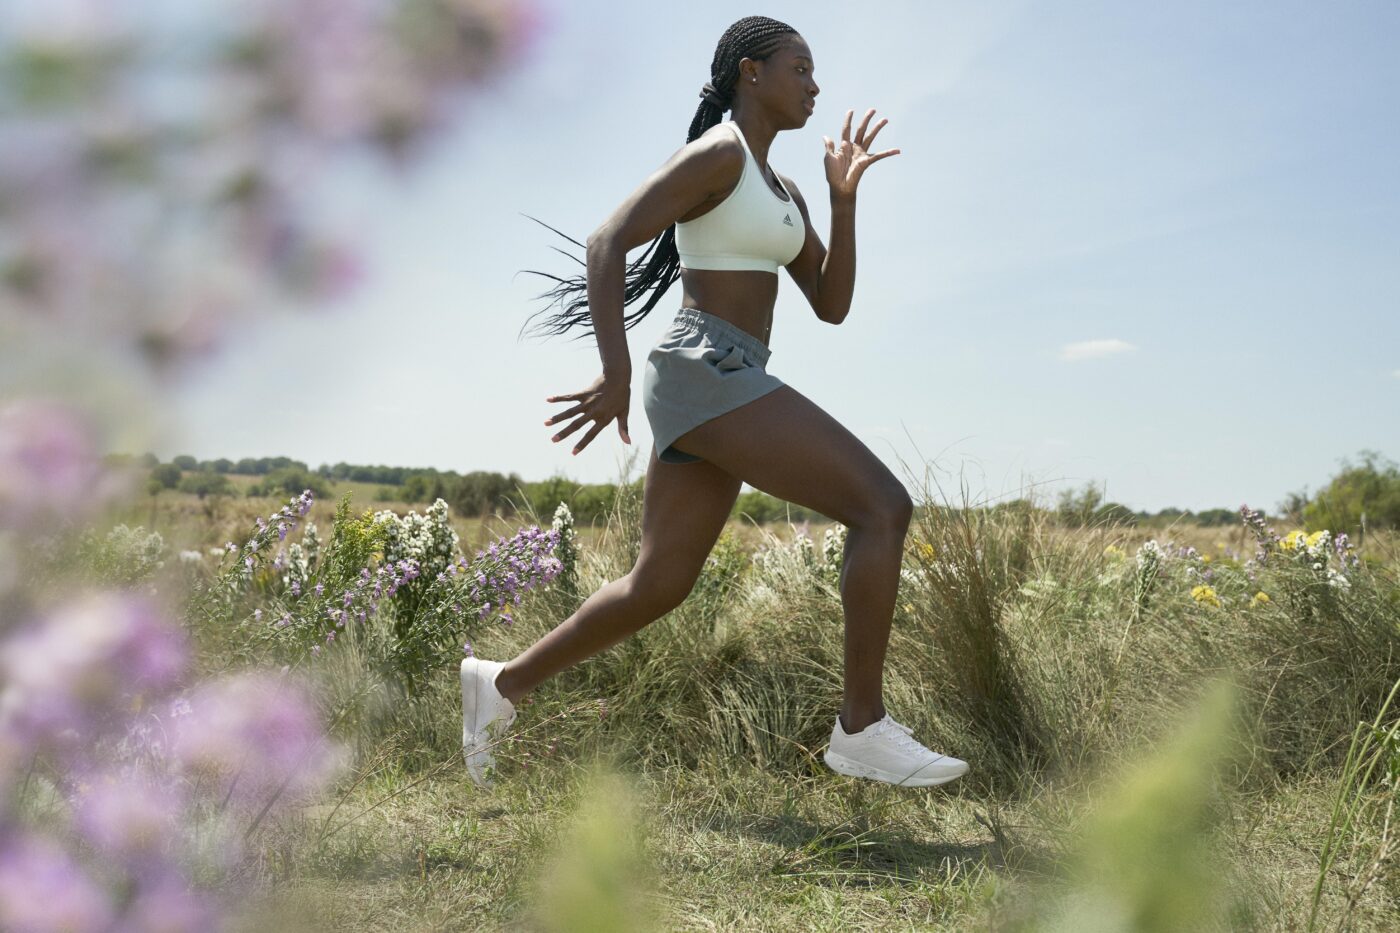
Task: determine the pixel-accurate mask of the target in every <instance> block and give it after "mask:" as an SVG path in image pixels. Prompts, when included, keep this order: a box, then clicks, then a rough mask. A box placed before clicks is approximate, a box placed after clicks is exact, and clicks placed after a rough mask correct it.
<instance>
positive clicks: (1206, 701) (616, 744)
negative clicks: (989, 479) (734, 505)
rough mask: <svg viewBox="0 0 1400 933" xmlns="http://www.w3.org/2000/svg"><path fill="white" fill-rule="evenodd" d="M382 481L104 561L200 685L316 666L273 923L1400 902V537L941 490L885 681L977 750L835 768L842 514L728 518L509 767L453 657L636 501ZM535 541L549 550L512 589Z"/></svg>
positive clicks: (606, 553) (1368, 921)
mask: <svg viewBox="0 0 1400 933" xmlns="http://www.w3.org/2000/svg"><path fill="white" fill-rule="evenodd" d="M624 488H632V487H624ZM368 491H369V490H368V488H366V489H355V490H350V489H340V490H338V493H341V494H343V493H347V492H348V493H349V495H342V498H340V499H339V500H336V501H331V500H327V501H318V502H315V503H314V505H312V506H311V507H310V509H309V511H308V513H307V515H306V521H305V523H304V527H302V528H298V529H296V530H295V532H294V533H292V534H288V535H286V537H285V540H282V539H279V538H277V537H276V536H275V535H268V536H266V539H265V540H267V541H268V542H269V543H268V544H267V545H266V546H264V547H260V548H256V549H253V550H250V549H249V547H248V544H247V543H244V542H245V541H248V542H249V543H251V540H252V539H257V538H258V535H259V534H260V533H266V532H267V530H268V529H267V528H266V527H265V526H266V521H265V518H264V517H265V516H269V513H272V512H273V510H274V509H276V508H277V507H278V506H279V505H280V504H281V503H280V502H279V500H277V499H266V500H262V499H246V498H225V497H214V498H211V499H207V500H199V499H196V498H195V497H194V496H191V495H187V494H182V493H177V492H170V491H167V492H163V493H161V494H160V495H159V496H156V497H152V498H151V499H149V500H146V501H143V502H138V503H133V504H132V505H131V506H130V507H129V511H128V512H127V513H125V514H113V515H112V516H110V521H109V524H115V523H118V522H121V523H124V524H125V525H126V528H125V529H124V530H121V531H118V532H116V533H114V535H113V536H111V537H109V538H108V539H107V542H106V544H105V545H104V544H102V543H101V542H100V541H99V540H96V539H94V540H92V541H90V542H89V545H88V547H87V548H86V550H85V551H84V553H85V554H86V557H85V562H86V566H87V567H88V568H89V569H88V570H86V571H84V572H85V573H88V574H90V575H95V576H96V577H98V578H99V579H101V580H103V581H106V582H109V583H110V582H112V581H114V580H122V581H124V582H125V584H126V585H131V586H154V587H155V588H156V589H157V590H158V591H161V592H163V593H166V594H180V596H179V598H180V600H181V601H182V605H184V606H185V607H186V609H185V624H186V626H187V627H188V629H189V631H190V633H191V635H192V643H193V645H194V646H195V649H196V656H197V665H196V666H197V667H198V669H199V673H200V675H201V676H213V675H217V674H220V673H223V672H227V671H230V670H237V669H244V668H248V667H259V666H271V667H273V668H276V667H278V666H282V665H285V666H287V668H289V669H290V670H293V671H296V672H300V673H304V674H305V675H307V676H308V677H310V678H311V679H312V682H313V683H314V684H315V688H316V689H315V696H316V698H317V704H318V708H319V710H320V713H321V715H322V718H323V721H324V722H326V723H328V724H329V729H330V733H331V735H332V736H333V737H334V738H335V739H336V741H337V742H338V743H340V747H341V748H342V749H343V753H344V757H343V762H342V770H341V771H340V772H339V773H338V776H337V777H336V779H335V780H334V781H333V782H332V783H331V784H330V785H329V786H328V788H327V789H325V790H324V791H323V792H321V793H319V794H317V795H316V796H314V797H313V798H311V799H306V800H303V801H300V802H299V804H298V806H297V807H296V808H294V809H292V810H290V811H287V812H286V813H284V814H282V815H281V816H279V818H278V819H276V820H273V821H268V822H267V823H264V824H263V825H261V826H260V827H259V831H258V833H257V834H255V835H250V836H249V839H250V840H252V844H253V852H254V857H253V858H252V862H251V864H252V865H253V866H254V867H253V869H252V872H253V875H254V876H255V878H256V881H257V884H256V886H255V890H256V891H257V892H258V893H257V896H256V899H253V900H250V901H249V902H248V903H249V904H251V905H253V906H252V908H251V910H250V912H245V915H244V920H243V923H245V924H246V928H248V929H266V928H272V927H278V928H293V927H294V928H298V929H327V930H331V929H334V930H337V931H347V930H382V929H396V930H463V929H473V930H475V929H530V930H535V929H545V930H570V931H572V930H608V931H613V930H652V929H668V930H670V929H676V930H758V929H761V930H904V929H910V930H914V929H917V930H940V929H946V930H1050V929H1055V930H1087V929H1100V930H1110V929H1111V930H1212V929H1220V930H1226V929H1229V930H1372V929H1375V930H1387V929H1394V928H1396V926H1397V924H1400V905H1397V898H1400V876H1397V873H1396V871H1395V852H1396V841H1395V835H1396V829H1397V827H1396V825H1395V819H1394V812H1393V807H1394V789H1395V783H1396V780H1397V778H1400V739H1397V731H1398V730H1400V698H1397V697H1396V696H1395V693H1396V686H1397V682H1400V652H1397V648H1400V587H1398V586H1397V571H1400V553H1398V551H1400V541H1397V538H1396V536H1395V535H1393V534H1387V533H1384V532H1381V533H1373V534H1370V535H1368V536H1367V538H1366V539H1365V541H1364V542H1363V543H1362V544H1361V545H1360V546H1353V544H1352V543H1351V542H1350V541H1348V540H1347V539H1346V537H1345V536H1344V535H1333V534H1331V533H1330V532H1327V531H1325V530H1324V529H1294V528H1291V527H1278V528H1275V527H1273V524H1272V522H1271V521H1268V520H1266V519H1264V517H1263V516H1260V515H1259V514H1258V513H1253V512H1250V511H1249V510H1247V509H1245V510H1243V511H1242V516H1241V520H1240V522H1239V523H1238V524H1237V525H1236V526H1234V527H1226V528H1220V527H1210V528H1202V527H1196V526H1192V525H1185V524H1183V525H1177V526H1174V527H1171V528H1169V529H1166V530H1165V531H1164V530H1161V529H1157V530H1151V531H1149V530H1141V529H1135V528H1132V527H1127V526H1117V525H1100V526H1091V527H1084V528H1066V527H1062V526H1061V525H1059V524H1057V523H1056V522H1055V521H1054V514H1053V512H1051V511H1048V510H1040V509H1036V508H1030V507H1024V506H1021V507H1008V508H978V507H972V506H968V505H964V506H963V507H958V508H953V507H949V506H946V505H943V506H933V505H924V506H921V507H920V508H919V509H918V511H917V513H916V516H915V519H914V523H913V525H912V527H911V529H910V532H909V536H908V540H907V543H906V544H907V547H906V557H905V562H904V568H903V571H902V574H901V584H900V595H899V600H898V605H897V610H896V617H895V620H894V627H893V633H892V637H891V644H890V649H889V655H888V661H887V666H886V679H885V690H886V693H885V698H886V704H887V706H888V708H889V710H890V711H891V713H892V714H893V715H894V716H895V717H896V718H898V719H900V720H901V721H903V722H906V723H908V724H909V725H911V726H913V728H914V730H915V731H914V734H915V736H916V737H919V738H921V739H922V740H923V741H924V742H925V743H926V744H928V745H929V746H930V747H933V748H935V749H938V750H942V751H946V752H948V753H950V754H954V755H957V756H958V757H961V758H963V759H965V760H967V761H969V762H970V763H971V771H970V772H969V773H968V774H967V775H966V776H964V777H963V778H961V779H959V780H957V781H954V782H952V783H951V784H948V785H945V786H943V787H939V788H933V789H907V788H897V787H891V786H888V785H879V784H874V783H868V782H859V781H855V780H853V779H850V778H846V777H842V776H839V775H836V774H834V773H832V772H830V771H829V770H827V769H826V767H825V766H824V764H823V763H822V762H821V759H820V755H821V752H822V750H823V748H824V745H825V742H826V740H827V737H828V736H829V733H830V729H831V723H832V719H833V717H834V715H835V711H836V709H837V706H838V703H839V698H840V684H841V651H842V616H841V604H840V560H841V558H840V555H841V546H842V540H843V537H842V535H843V531H844V529H842V528H841V527H840V526H839V525H817V524H803V525H793V524H775V525H767V526H756V525H754V524H753V523H752V522H744V521H734V522H731V524H730V526H729V527H728V528H727V529H726V531H725V533H724V534H723V535H722V536H721V539H720V542H719V544H718V545H717V546H716V548H715V550H714V552H713V554H712V555H711V558H710V560H709V562H708V564H707V566H706V569H705V572H704V574H703V575H702V577H701V579H700V580H699V581H698V583H697V584H696V587H695V589H694V591H693V592H692V593H691V595H690V597H689V599H687V601H686V602H685V603H684V604H683V605H682V606H681V607H680V608H678V609H677V610H675V611H674V612H672V613H670V614H669V615H667V616H666V617H664V618H662V619H660V620H658V621H657V622H655V623H653V624H652V625H650V626H648V627H647V628H645V629H644V630H642V631H641V632H640V633H639V634H637V635H636V636H634V637H632V638H630V639H628V640H626V641H624V642H623V643H621V644H619V645H617V646H615V647H614V648H612V649H610V650H608V651H605V652H603V653H602V654H600V655H598V656H596V657H594V658H592V659H590V660H588V661H586V662H585V663H583V664H581V665H578V666H577V667H575V668H573V669H571V670H569V671H566V672H564V673H563V674H561V675H559V676H558V677H556V678H554V679H553V680H551V681H549V682H547V683H546V684H544V685H543V686H541V687H540V688H539V689H538V690H536V691H535V692H534V693H533V694H532V695H531V696H530V697H528V698H527V700H526V701H525V702H524V703H523V704H522V707H521V710H520V716H519V719H518V720H517V722H516V725H515V728H514V730H513V733H512V735H511V737H509V738H508V739H507V740H505V741H504V742H503V743H502V744H501V745H499V746H498V747H497V748H496V753H497V757H498V760H499V761H500V763H501V775H500V777H499V779H498V781H497V783H496V785H495V786H493V787H491V788H489V789H483V788H478V787H476V786H475V785H474V784H472V783H471V782H470V781H469V780H468V779H467V776H466V774H465V771H464V769H463V767H462V764H461V751H460V743H461V716H460V699H459V694H458V682H457V676H456V666H457V661H458V660H459V659H460V658H461V657H462V656H463V654H464V653H465V652H466V651H468V650H470V651H472V652H474V653H475V654H477V655H479V656H481V657H486V658H493V659H504V658H509V657H511V656H513V655H514V654H515V653H516V652H518V651H519V650H521V649H522V648H523V647H525V646H526V645H528V644H530V643H531V642H532V641H533V640H534V639H536V638H537V637H539V635H541V634H542V633H543V632H545V631H547V630H548V629H549V628H551V627H552V626H553V625H555V624H556V623H557V622H558V621H560V620H562V619H563V618H565V617H566V616H567V615H568V614H569V612H570V611H572V609H573V608H574V607H575V606H577V605H578V603H579V601H581V600H582V599H583V598H585V597H586V596H587V595H588V594H589V593H591V592H593V591H594V590H595V589H597V587H598V586H600V585H601V584H603V583H604V582H606V581H608V580H612V579H615V578H617V577H619V576H622V575H624V574H625V573H626V572H627V571H628V570H629V569H630V567H631V566H632V562H633V560H634V559H635V556H636V553H637V549H638V544H639V542H638V532H639V528H640V510H641V503H640V501H638V499H637V497H636V495H634V494H633V495H620V496H619V497H618V499H617V502H616V506H615V509H614V512H613V514H612V515H610V516H609V519H608V521H607V523H606V524H605V525H603V526H600V527H598V528H575V527H574V526H573V524H572V522H571V521H570V518H569V515H568V513H567V509H566V508H565V509H561V510H560V511H559V512H558V513H556V514H555V515H552V516H529V517H528V518H526V519H505V518H486V519H480V520H475V519H474V520H467V521H464V520H462V519H459V518H457V517H454V516H451V515H448V514H446V510H445V504H440V505H439V506H438V507H435V508H433V509H423V510H421V511H413V510H411V509H410V508H408V507H396V509H395V513H394V517H393V518H392V519H390V520H387V521H375V520H374V517H373V513H376V512H380V511H381V510H382V509H384V508H385V504H383V503H374V502H372V501H371V500H370V499H369V496H368V494H367V493H368ZM918 498H920V497H919V496H916V499H918ZM923 501H925V502H939V501H940V499H939V498H938V497H937V496H934V495H928V494H925V495H924V497H923ZM271 517H273V518H274V519H275V518H276V516H275V514H274V515H272V516H271ZM313 524H314V526H315V531H312V530H311V526H312V525H313ZM138 525H139V526H141V527H140V528H139V529H138V528H137V526H138ZM531 526H534V531H533V532H531V531H530V528H531ZM151 532H155V533H157V534H158V535H159V536H160V537H159V540H158V541H157V540H156V539H153V538H151V537H150V533H151ZM522 532H526V533H525V534H522ZM250 536H251V538H250ZM259 540H264V539H259ZM527 548H533V551H527V550H525V549H527ZM512 549H514V550H513V551H512ZM507 551H512V553H518V554H526V555H527V556H528V554H531V553H532V554H533V555H534V556H533V558H532V559H530V560H528V561H526V560H521V561H519V562H514V563H510V564H509V565H510V566H514V567H516V568H517V569H520V568H523V567H524V566H525V565H526V564H527V563H528V564H529V565H530V566H531V567H533V568H534V570H535V572H536V576H535V577H534V578H533V579H531V580H525V579H524V578H525V577H526V576H527V572H526V571H524V570H521V574H520V579H516V580H512V581H511V582H510V584H509V585H508V586H506V584H505V583H504V582H503V578H504V577H505V575H506V570H505V567H506V566H507V564H503V563H499V558H500V556H501V555H503V554H505V553H506V552H507ZM157 555H159V559H157ZM473 555H475V559H474V558H473ZM493 559H498V563H496V564H491V563H490V562H491V561H492V560H493ZM405 560H406V561H408V562H407V563H404V561H405ZM79 563H80V564H81V563H83V561H80V562H79ZM385 567H388V568H390V569H389V571H388V573H387V575H381V570H382V569H383V568H385ZM410 567H411V568H412V569H411V570H408V569H405V568H410ZM482 568H485V570H484V572H481V573H479V574H478V571H479V570H481V569H482ZM493 568H494V569H493ZM356 571H358V572H359V575H360V576H359V579H361V580H364V581H366V583H365V586H364V589H365V590H368V588H369V586H368V581H369V580H370V579H371V575H372V574H373V579H374V580H375V581H377V582H376V583H375V593H374V596H375V598H374V600H372V601H371V602H370V603H369V604H365V603H363V602H362V601H358V602H354V603H353V604H352V595H353V596H354V598H355V599H357V600H358V598H359V597H358V594H352V592H351V590H352V589H354V587H353V586H352V585H350V584H348V583H347V582H346V581H352V580H354V579H356ZM498 574H499V577H498ZM439 575H441V576H439ZM471 577H476V578H477V580H478V581H480V583H481V584H482V588H480V589H478V588H477V587H476V585H475V584H474V583H473V581H472V580H470V579H469V578H471ZM390 578H392V579H390ZM488 581H489V584H490V585H487V584H488ZM380 582H383V583H385V588H384V589H383V591H382V592H381V590H380V587H379V583H380ZM318 584H319V586H318ZM503 586H505V587H506V588H505V589H502V587H503ZM342 587H343V588H345V597H344V601H343V605H344V606H345V607H348V608H345V609H343V610H342V609H341V608H340V607H341V606H342V601H341V600H340V599H339V592H340V589H341V588H342ZM492 587H495V588H494V589H492ZM468 592H470V593H471V594H473V596H474V598H480V597H481V596H482V595H483V594H486V595H487V596H488V597H490V598H488V600H487V601H486V605H485V607H484V608H479V607H477V606H476V605H475V604H472V605H468V606H463V605H462V603H463V602H464V601H465V598H466V597H465V596H464V594H466V593H468ZM502 593H505V594H506V595H505V596H504V597H503V596H502V595H501V594H502Z"/></svg>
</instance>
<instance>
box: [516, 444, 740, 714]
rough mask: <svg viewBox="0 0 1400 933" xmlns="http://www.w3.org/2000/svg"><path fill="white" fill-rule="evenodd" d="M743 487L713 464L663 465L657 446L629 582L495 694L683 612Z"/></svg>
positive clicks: (607, 587)
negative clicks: (681, 607)
mask: <svg viewBox="0 0 1400 933" xmlns="http://www.w3.org/2000/svg"><path fill="white" fill-rule="evenodd" d="M740 485H741V481H740V480H739V479H737V478H736V477H733V476H731V475H729V474H728V473H726V472H724V471H723V470H721V469H720V468H718V467H716V466H715V465H714V464H712V463H709V462H707V461H704V460H701V461H698V462H694V463H664V462H662V461H660V460H658V459H657V457H656V450H655V448H653V449H652V452H651V459H650V461H649V462H648V464H647V476H646V486H645V489H644V492H643V498H642V545H641V551H640V553H639V554H638V556H637V563H636V565H635V566H634V567H633V568H632V570H631V571H630V572H628V573H627V574H626V575H625V576H622V577H619V578H618V579H616V580H613V581H611V582H610V583H606V584H604V585H603V586H602V587H600V588H599V589H598V590H597V592H595V593H594V594H593V595H592V596H589V597H588V599H586V600H585V601H584V603H583V605H582V606H580V607H579V608H578V610H577V611H576V612H575V613H574V614H573V615H571V616H569V618H567V619H565V620H564V621H563V622H561V623H559V625H558V626H556V627H555V629H554V630H553V631H551V632H549V633H548V634H547V635H545V636H544V637H543V638H541V639H540V640H539V641H537V642H535V644H533V645H531V646H530V647H529V648H527V649H525V651H523V652H521V654H520V655H519V656H518V657H516V658H515V659H514V660H512V661H509V662H508V663H507V664H506V666H505V667H504V668H502V669H501V672H500V674H499V675H498V676H497V678H496V689H498V690H500V691H501V694H502V695H503V696H505V698H506V699H508V700H510V701H511V702H512V703H515V702H517V701H519V699H520V698H521V697H522V696H524V695H525V694H526V693H528V692H530V691H531V690H533V689H534V688H535V687H537V686H539V684H541V683H542V682H543V681H545V680H546V679H548V678H550V677H552V676H554V675H555V674H557V673H559V672H560V671H562V670H564V669H565V668H568V667H572V666H573V665H575V664H577V663H578V662H579V661H582V660H584V659H585V658H589V657H592V656H593V655H595V654H597V653H598V652H600V651H602V650H604V649H605V648H608V647H610V646H611V645H614V644H616V643H617V642H619V641H621V640H622V639H624V638H626V637H627V636H628V635H630V634H632V633H633V632H636V631H638V630H639V629H641V628H643V627H645V626H646V625H648V624H649V623H651V622H654V621H656V620H657V619H659V618H661V617H662V616H664V615H665V614H666V613H668V612H670V611H671V610H672V609H674V608H676V607H677V606H679V605H680V604H681V603H682V602H683V601H684V600H685V598H686V596H688V595H689V594H690V591H691V589H693V588H694V586H695V581H696V580H697V579H698V578H699V576H700V571H701V569H702V568H703V567H704V566H705V558H706V557H708V556H709V554H710V551H711V550H712V549H713V548H714V545H715V541H716V540H718V538H719V535H720V532H721V531H723V530H724V525H725V522H726V521H728V519H729V513H730V511H732V510H733V508H734V502H735V500H736V499H738V497H739V487H740Z"/></svg>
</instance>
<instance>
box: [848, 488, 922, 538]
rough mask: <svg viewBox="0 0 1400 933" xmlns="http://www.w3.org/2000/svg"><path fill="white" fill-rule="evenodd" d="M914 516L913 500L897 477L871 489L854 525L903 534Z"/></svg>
mask: <svg viewBox="0 0 1400 933" xmlns="http://www.w3.org/2000/svg"><path fill="white" fill-rule="evenodd" d="M913 517H914V500H913V499H912V498H911V497H910V495H909V490H907V489H905V488H904V484H903V483H901V482H899V480H897V479H891V480H890V481H889V482H886V483H883V484H881V485H880V486H879V487H877V488H876V489H874V490H872V492H871V494H870V496H869V497H868V499H867V501H866V502H865V503H864V505H863V507H862V508H861V509H860V511H859V514H858V517H857V518H856V525H855V527H863V528H870V529H877V530H884V531H888V532H890V533H891V534H898V535H903V534H904V533H905V532H906V531H908V530H909V522H910V521H911V520H912V519H913Z"/></svg>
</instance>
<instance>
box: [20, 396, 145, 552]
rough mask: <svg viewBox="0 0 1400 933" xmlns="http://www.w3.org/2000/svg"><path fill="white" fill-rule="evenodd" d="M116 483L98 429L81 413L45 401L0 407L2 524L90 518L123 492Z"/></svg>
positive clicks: (33, 400) (29, 399) (70, 407)
mask: <svg viewBox="0 0 1400 933" xmlns="http://www.w3.org/2000/svg"><path fill="white" fill-rule="evenodd" d="M116 479H117V477H116V474H108V472H107V471H106V470H105V469H104V468H103V466H102V462H101V459H100V456H99V451H98V430H97V426H96V425H95V424H94V423H93V422H92V421H91V419H90V418H89V417H88V416H87V415H85V414H84V413H83V412H81V411H80V410H78V409H77V408H75V407H73V406H70V405H69V404H67V403H65V402H60V401H58V400H55V399H41V398H19V399H15V400H12V401H10V402H9V403H8V404H5V405H3V406H0V525H10V526H18V527H25V526H28V525H33V524H37V523H39V522H41V521H42V520H43V519H44V518H45V516H47V515H62V516H76V515H81V514H86V513H87V512H88V511H89V509H90V508H93V507H95V506H97V505H100V504H101V503H102V502H103V501H104V500H105V499H107V498H109V497H110V496H111V495H113V494H114V493H115V492H117V491H118V490H116V489H115V488H114V487H113V486H112V483H113V482H114V481H115V480H116Z"/></svg>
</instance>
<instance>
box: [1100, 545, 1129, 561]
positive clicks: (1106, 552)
mask: <svg viewBox="0 0 1400 933" xmlns="http://www.w3.org/2000/svg"><path fill="white" fill-rule="evenodd" d="M1103 556H1104V557H1107V558H1108V559H1109V560H1122V559H1123V558H1125V557H1127V556H1128V553H1127V551H1124V550H1123V549H1122V548H1121V547H1119V546H1118V545H1116V544H1110V545H1109V546H1108V547H1106V548H1104V549H1103Z"/></svg>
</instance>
